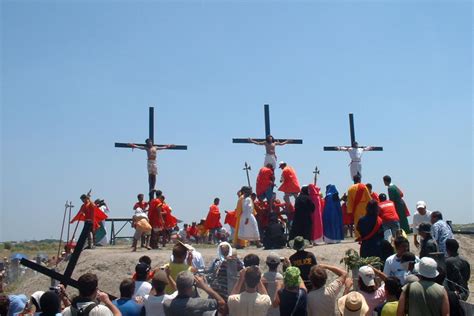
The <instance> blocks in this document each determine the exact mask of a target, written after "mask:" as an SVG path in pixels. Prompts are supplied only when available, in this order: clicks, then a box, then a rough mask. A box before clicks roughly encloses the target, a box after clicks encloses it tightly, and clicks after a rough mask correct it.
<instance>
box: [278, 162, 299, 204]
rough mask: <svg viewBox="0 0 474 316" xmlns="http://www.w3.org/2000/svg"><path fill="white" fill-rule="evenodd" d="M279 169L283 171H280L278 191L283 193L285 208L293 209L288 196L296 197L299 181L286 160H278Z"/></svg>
mask: <svg viewBox="0 0 474 316" xmlns="http://www.w3.org/2000/svg"><path fill="white" fill-rule="evenodd" d="M280 169H282V170H283V171H282V173H281V179H280V182H281V185H280V187H279V188H278V191H281V192H283V193H285V195H284V196H283V200H284V201H285V203H286V205H287V208H288V209H289V210H290V211H291V210H293V205H292V204H291V202H290V196H293V197H294V198H295V199H296V197H297V196H298V193H300V183H299V182H298V178H297V177H296V172H295V170H294V169H293V168H292V167H290V166H288V165H287V163H286V162H284V161H280Z"/></svg>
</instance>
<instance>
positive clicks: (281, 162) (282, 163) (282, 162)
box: [278, 160, 286, 166]
mask: <svg viewBox="0 0 474 316" xmlns="http://www.w3.org/2000/svg"><path fill="white" fill-rule="evenodd" d="M278 165H279V166H281V165H286V162H284V161H283V160H282V161H280V162H279V163H278Z"/></svg>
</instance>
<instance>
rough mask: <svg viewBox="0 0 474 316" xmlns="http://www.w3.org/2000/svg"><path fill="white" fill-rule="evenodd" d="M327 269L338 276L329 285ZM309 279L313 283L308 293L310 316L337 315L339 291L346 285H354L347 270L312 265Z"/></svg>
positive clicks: (324, 265)
mask: <svg viewBox="0 0 474 316" xmlns="http://www.w3.org/2000/svg"><path fill="white" fill-rule="evenodd" d="M326 270H329V271H331V272H332V273H334V274H336V275H337V276H338V278H337V279H335V280H334V281H332V282H331V283H329V285H326V281H327V278H328V275H327V273H326ZM309 279H310V280H311V283H312V285H313V290H312V291H311V292H309V293H308V303H307V308H308V316H317V315H321V316H335V315H336V299H337V297H338V296H339V293H340V292H341V290H342V289H343V288H344V285H345V286H346V289H348V288H350V287H351V286H352V280H351V279H350V278H349V279H348V278H347V272H346V271H344V270H342V269H340V268H338V267H333V266H330V265H326V264H318V265H316V266H313V267H311V271H310V272H309ZM346 281H348V282H346Z"/></svg>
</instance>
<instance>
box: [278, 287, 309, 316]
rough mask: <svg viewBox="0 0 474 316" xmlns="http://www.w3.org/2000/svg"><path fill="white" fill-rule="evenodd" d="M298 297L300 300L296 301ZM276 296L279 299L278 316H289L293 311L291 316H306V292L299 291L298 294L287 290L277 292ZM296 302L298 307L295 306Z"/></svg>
mask: <svg viewBox="0 0 474 316" xmlns="http://www.w3.org/2000/svg"><path fill="white" fill-rule="evenodd" d="M298 295H300V299H299V301H298ZM278 296H279V297H280V316H291V315H292V314H291V313H293V310H294V311H295V312H294V313H293V316H306V315H307V313H306V303H307V296H306V292H305V291H304V290H302V289H299V294H298V292H291V291H288V290H287V289H281V290H280V291H278ZM296 302H298V306H296V308H295V305H296Z"/></svg>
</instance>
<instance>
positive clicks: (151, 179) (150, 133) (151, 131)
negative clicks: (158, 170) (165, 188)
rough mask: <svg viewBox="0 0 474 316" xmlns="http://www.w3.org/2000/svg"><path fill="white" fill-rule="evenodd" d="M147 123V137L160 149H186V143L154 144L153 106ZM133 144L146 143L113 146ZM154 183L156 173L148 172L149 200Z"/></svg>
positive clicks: (121, 144)
mask: <svg viewBox="0 0 474 316" xmlns="http://www.w3.org/2000/svg"><path fill="white" fill-rule="evenodd" d="M148 113H149V115H148V116H149V117H148V120H149V124H148V138H149V139H151V141H152V143H153V145H154V146H157V147H161V149H160V150H165V149H175V150H187V149H188V146H186V145H172V146H169V147H166V146H167V145H157V144H155V137H154V130H155V129H154V126H155V115H154V108H153V107H150V108H149V112H148ZM135 146H140V147H146V146H147V145H146V144H133V145H132V144H129V143H115V147H118V148H134V147H135ZM155 183H156V174H148V189H149V192H148V195H149V199H150V201H151V200H152V199H153V189H154V188H155Z"/></svg>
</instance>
